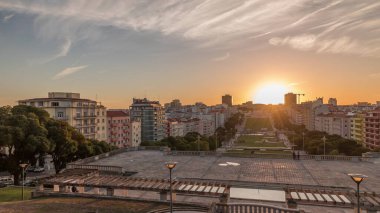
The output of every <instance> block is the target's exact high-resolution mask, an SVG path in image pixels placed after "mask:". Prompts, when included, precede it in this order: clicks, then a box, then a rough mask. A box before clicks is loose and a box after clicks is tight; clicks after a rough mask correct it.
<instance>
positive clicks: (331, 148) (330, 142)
mask: <svg viewBox="0 0 380 213" xmlns="http://www.w3.org/2000/svg"><path fill="white" fill-rule="evenodd" d="M273 120H274V123H275V127H276V128H277V129H279V130H285V131H286V135H287V136H288V138H289V140H290V142H291V143H294V145H296V146H295V149H297V150H302V149H303V141H304V146H305V151H306V152H307V153H309V154H313V155H321V154H324V142H323V140H322V138H323V137H326V154H327V155H347V156H360V155H361V154H362V153H364V152H367V151H369V150H368V149H367V148H365V147H363V146H362V145H361V144H358V143H357V142H356V141H354V140H350V139H346V138H343V137H341V136H339V135H329V134H327V133H325V132H320V131H308V130H307V129H306V128H305V126H303V125H294V124H291V123H290V121H289V118H288V116H287V115H286V113H285V112H284V111H276V112H274V113H273ZM303 134H304V136H303Z"/></svg>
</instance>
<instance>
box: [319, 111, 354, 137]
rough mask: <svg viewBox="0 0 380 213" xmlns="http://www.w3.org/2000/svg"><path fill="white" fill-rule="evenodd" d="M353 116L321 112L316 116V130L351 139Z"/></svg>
mask: <svg viewBox="0 0 380 213" xmlns="http://www.w3.org/2000/svg"><path fill="white" fill-rule="evenodd" d="M350 129H351V118H350V116H347V115H344V114H332V113H330V114H320V115H317V116H316V117H315V130H317V131H321V132H326V133H327V134H330V135H340V136H341V137H343V138H346V139H350V138H351V135H350Z"/></svg>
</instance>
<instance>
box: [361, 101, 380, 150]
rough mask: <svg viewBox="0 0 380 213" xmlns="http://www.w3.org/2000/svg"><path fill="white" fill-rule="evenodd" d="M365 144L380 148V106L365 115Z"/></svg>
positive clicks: (368, 146)
mask: <svg viewBox="0 0 380 213" xmlns="http://www.w3.org/2000/svg"><path fill="white" fill-rule="evenodd" d="M364 128H365V142H364V143H365V146H366V147H367V148H369V149H375V148H380V108H377V109H376V110H374V111H370V112H368V113H367V115H366V117H365V127H364Z"/></svg>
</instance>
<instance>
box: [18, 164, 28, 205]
mask: <svg viewBox="0 0 380 213" xmlns="http://www.w3.org/2000/svg"><path fill="white" fill-rule="evenodd" d="M19 166H20V167H21V168H22V174H21V178H22V187H21V198H22V200H24V173H25V168H26V167H27V166H28V164H26V163H21V164H20V165H19Z"/></svg>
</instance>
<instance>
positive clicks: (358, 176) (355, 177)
mask: <svg viewBox="0 0 380 213" xmlns="http://www.w3.org/2000/svg"><path fill="white" fill-rule="evenodd" d="M348 176H350V177H351V178H352V180H353V181H355V183H356V184H357V193H358V194H357V195H358V213H360V194H359V185H360V183H361V182H362V181H363V180H364V178H367V177H368V176H366V175H362V174H348Z"/></svg>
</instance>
